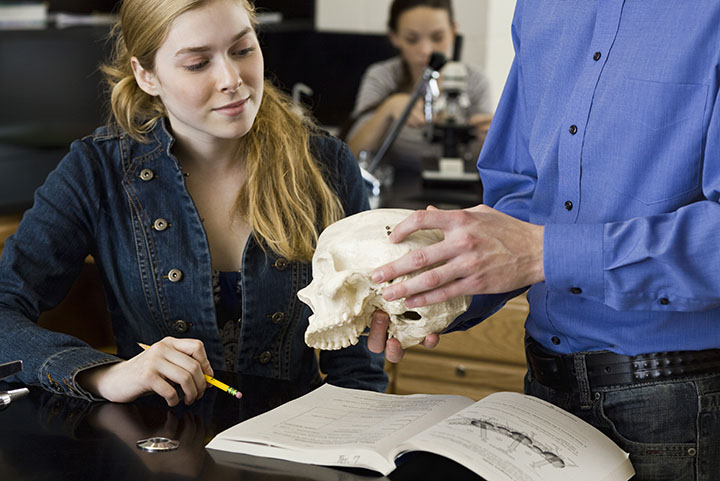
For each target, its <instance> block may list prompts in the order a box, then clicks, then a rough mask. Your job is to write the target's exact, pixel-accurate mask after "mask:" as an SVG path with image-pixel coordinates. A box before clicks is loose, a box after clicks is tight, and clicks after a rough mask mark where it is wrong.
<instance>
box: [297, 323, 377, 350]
mask: <svg viewBox="0 0 720 481" xmlns="http://www.w3.org/2000/svg"><path fill="white" fill-rule="evenodd" d="M363 330H365V323H363V322H357V320H356V322H348V323H343V324H341V325H339V326H328V327H326V328H324V329H315V330H310V329H308V330H307V331H306V332H305V343H306V344H307V345H308V346H310V347H312V348H314V349H322V350H329V351H334V350H337V349H342V348H344V347H348V346H354V345H355V344H357V342H358V337H359V336H360V333H361V332H362V331H363Z"/></svg>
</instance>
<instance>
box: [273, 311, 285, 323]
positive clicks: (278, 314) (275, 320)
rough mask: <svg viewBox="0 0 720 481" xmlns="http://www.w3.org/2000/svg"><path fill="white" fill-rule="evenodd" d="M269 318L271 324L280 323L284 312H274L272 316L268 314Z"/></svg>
mask: <svg viewBox="0 0 720 481" xmlns="http://www.w3.org/2000/svg"><path fill="white" fill-rule="evenodd" d="M270 319H272V322H273V324H280V323H281V322H283V320H285V313H284V312H276V313H275V314H273V315H272V316H270Z"/></svg>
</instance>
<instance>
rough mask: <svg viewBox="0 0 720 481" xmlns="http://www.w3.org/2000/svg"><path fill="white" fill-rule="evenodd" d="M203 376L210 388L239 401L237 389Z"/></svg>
mask: <svg viewBox="0 0 720 481" xmlns="http://www.w3.org/2000/svg"><path fill="white" fill-rule="evenodd" d="M137 344H138V346H140V347H142V348H143V349H147V348H148V347H150V346H148V345H147V344H143V343H141V342H138V343H137ZM203 376H205V380H206V381H207V382H208V384H210V385H211V386H215V387H216V388H218V389H221V390H223V391H225V392H226V393H228V394H230V395H231V396H235V397H236V398H238V399H240V398H241V397H242V393H241V392H240V391H238V390H237V389H235V388H234V387H230V386H228V385H227V384H225V383H224V382H222V381H218V380H217V379H215V378H214V377H211V376H208V375H207V374H203Z"/></svg>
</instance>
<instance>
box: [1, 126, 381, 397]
mask: <svg viewBox="0 0 720 481" xmlns="http://www.w3.org/2000/svg"><path fill="white" fill-rule="evenodd" d="M148 138H149V139H150V142H148V143H139V142H136V141H134V140H133V139H131V138H130V137H128V136H127V135H126V134H124V133H121V132H120V131H118V130H117V129H116V128H114V127H111V126H106V127H101V128H99V129H98V130H96V131H95V132H94V134H93V135H91V136H88V137H85V138H83V139H81V140H78V141H75V142H73V144H72V145H71V147H70V152H69V153H68V154H67V155H66V156H65V158H63V160H62V161H61V162H60V164H59V165H58V167H57V168H56V169H55V170H54V171H53V172H52V173H51V174H50V175H49V176H48V178H47V180H46V182H45V184H44V185H43V186H42V187H40V188H39V189H38V191H37V192H36V194H35V202H34V205H33V207H32V208H31V209H30V210H28V211H27V212H26V213H25V215H24V217H23V220H22V222H21V223H20V226H19V228H18V231H17V233H16V234H14V235H13V236H11V237H10V238H8V240H7V242H6V245H5V250H4V252H3V255H2V259H1V260H0V363H2V362H6V361H9V360H14V359H22V360H23V362H24V370H23V372H22V373H20V374H19V375H18V376H17V379H18V380H20V381H22V382H24V383H26V384H41V385H42V386H43V387H44V388H46V389H48V390H50V391H53V392H58V393H65V394H67V395H71V396H76V397H84V398H86V399H95V398H94V397H93V396H92V395H91V394H90V393H88V392H87V391H85V390H84V389H82V388H81V387H80V386H79V385H78V384H77V383H76V381H75V377H76V375H77V373H78V372H79V371H81V370H83V369H87V368H90V367H93V366H98V365H101V364H107V363H112V362H117V361H118V357H120V358H129V357H132V356H134V355H136V354H138V353H139V351H140V348H139V347H138V345H137V343H138V342H142V343H147V344H151V343H153V342H156V341H159V340H160V339H162V338H163V337H165V336H173V337H188V338H196V339H200V340H202V341H203V342H204V344H205V350H206V352H207V355H208V358H209V360H210V363H211V365H212V366H213V369H216V370H222V369H223V367H224V365H225V362H224V358H223V349H222V344H221V342H220V337H219V333H218V328H217V324H216V317H215V305H214V302H213V292H212V266H211V260H210V250H209V246H208V240H207V237H206V235H205V230H204V229H203V225H202V221H201V219H200V216H199V214H198V211H197V209H196V208H195V204H194V203H193V200H192V198H191V197H190V194H189V193H188V191H187V189H186V187H185V180H184V174H183V172H182V170H181V168H180V165H179V163H178V161H177V159H176V158H175V157H174V156H173V154H172V153H171V147H172V145H173V138H172V136H171V135H170V134H169V132H168V131H167V129H166V127H165V124H164V123H162V122H159V123H158V125H157V127H156V128H155V129H154V130H153V131H152V132H151V133H150V134H149V135H148ZM311 148H312V151H313V153H314V154H315V157H316V158H317V159H318V161H319V163H320V164H321V167H322V168H323V170H324V171H325V174H326V175H325V178H326V179H328V183H329V184H330V185H331V187H332V188H334V189H335V191H336V192H337V193H338V195H339V197H340V199H341V200H342V202H343V206H344V208H345V213H346V215H350V214H353V213H356V212H359V211H361V210H365V209H367V208H368V200H367V194H366V191H365V189H364V186H363V184H362V179H361V176H360V171H359V168H358V166H357V163H356V161H355V160H354V158H353V157H352V155H351V154H350V152H349V150H348V149H347V147H346V146H345V145H344V144H342V143H341V142H340V141H338V140H336V139H334V138H331V137H329V136H325V135H314V136H313V137H312V138H311ZM88 254H90V255H92V256H93V258H94V259H95V262H96V264H97V266H98V268H99V271H100V273H101V275H102V280H103V283H104V287H105V296H106V301H107V306H108V309H109V311H110V315H111V319H112V324H113V331H114V333H115V339H116V342H117V347H118V357H115V356H112V355H109V354H106V353H102V352H99V351H97V350H94V349H92V348H91V347H90V346H88V345H87V344H85V343H84V342H82V341H80V340H78V339H76V338H74V337H71V336H68V335H65V334H60V333H55V332H51V331H48V330H45V329H42V328H40V327H39V326H38V325H37V319H38V316H39V314H40V313H41V312H43V311H45V310H48V309H50V308H52V307H54V306H55V305H57V304H58V303H59V302H60V301H61V300H62V299H63V298H64V297H65V295H66V294H67V292H68V290H69V289H70V287H71V285H72V283H73V281H74V280H75V278H76V277H77V275H78V274H79V272H80V269H81V268H82V265H83V262H84V260H85V258H86V256H87V255H88ZM311 276H312V271H311V264H310V263H300V262H290V261H288V260H286V259H284V258H282V257H279V256H277V255H275V254H274V253H273V252H272V251H270V250H269V249H267V252H265V251H263V249H261V247H260V246H259V245H258V243H257V242H256V241H255V239H254V238H253V237H252V236H251V237H250V239H249V241H248V242H247V244H246V246H245V250H244V254H243V276H242V279H243V280H242V282H243V285H242V292H243V300H242V302H243V309H242V310H243V322H242V332H241V339H240V342H239V344H238V351H239V352H238V356H239V358H238V359H237V362H236V370H237V371H238V372H241V373H243V374H251V375H257V376H263V377H271V378H277V379H283V380H291V381H293V382H295V383H298V384H300V385H301V386H314V385H318V384H320V382H321V378H320V374H319V372H318V363H317V360H316V357H315V353H314V351H313V349H311V348H309V347H308V346H307V345H305V342H304V333H305V330H306V328H307V324H308V317H309V316H310V314H311V311H310V309H309V308H308V306H306V305H305V304H303V303H302V302H301V301H300V300H299V299H298V298H297V295H296V293H297V291H298V290H299V289H301V288H302V287H304V286H305V285H307V284H309V283H310V281H311ZM383 365H384V358H383V356H382V355H376V354H373V353H371V352H370V351H369V350H368V349H367V342H366V338H365V337H361V341H360V342H359V343H358V344H357V345H355V346H352V347H350V348H346V349H342V350H339V351H327V352H322V353H321V354H320V368H321V370H322V371H323V372H324V373H325V374H327V378H326V381H327V382H330V383H332V384H337V385H341V386H346V387H355V388H365V389H372V390H378V391H382V390H384V389H385V387H386V385H387V376H386V375H385V372H384V370H383Z"/></svg>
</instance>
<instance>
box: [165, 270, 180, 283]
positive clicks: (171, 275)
mask: <svg viewBox="0 0 720 481" xmlns="http://www.w3.org/2000/svg"><path fill="white" fill-rule="evenodd" d="M167 277H168V279H169V280H170V282H180V281H181V280H182V278H183V273H182V271H181V270H180V269H170V272H168V275H167Z"/></svg>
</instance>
